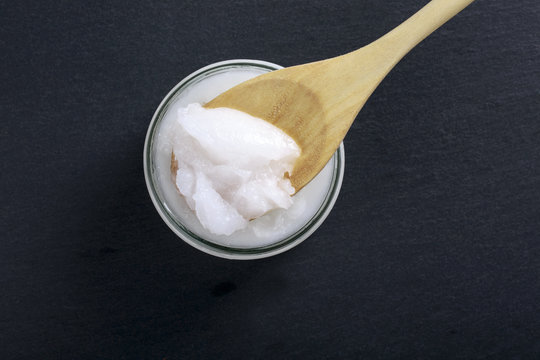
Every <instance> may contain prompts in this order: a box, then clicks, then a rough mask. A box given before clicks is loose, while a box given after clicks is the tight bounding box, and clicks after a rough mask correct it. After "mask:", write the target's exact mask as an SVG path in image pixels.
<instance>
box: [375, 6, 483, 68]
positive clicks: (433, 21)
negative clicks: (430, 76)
mask: <svg viewBox="0 0 540 360" xmlns="http://www.w3.org/2000/svg"><path fill="white" fill-rule="evenodd" d="M473 1H474V0H432V1H430V2H429V3H428V4H427V5H426V6H424V7H423V8H422V9H420V10H419V11H418V12H416V13H415V14H414V15H413V16H411V17H410V18H408V19H407V20H406V21H405V22H403V23H402V24H400V25H399V26H398V27H396V28H395V29H393V30H392V31H390V32H389V33H387V34H386V35H384V36H383V37H381V38H379V39H378V40H377V41H375V42H373V43H372V44H371V46H374V47H375V48H380V49H391V50H392V54H387V55H389V58H390V59H391V60H392V62H393V64H392V66H393V65H395V64H396V63H397V62H398V61H399V60H401V58H402V57H403V56H405V55H406V54H407V53H408V52H409V51H410V50H411V49H412V48H413V47H415V46H416V45H417V44H418V43H419V42H421V41H422V40H424V39H425V38H426V37H427V36H428V35H429V34H431V33H432V32H433V31H435V30H437V29H438V28H439V27H440V26H442V25H443V24H444V23H445V22H447V21H448V20H450V19H451V18H452V17H454V16H455V15H457V14H458V13H459V12H460V11H461V10H463V9H464V8H465V7H467V6H468V5H469V4H471V3H472V2H473Z"/></svg>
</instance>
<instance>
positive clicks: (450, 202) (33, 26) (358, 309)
mask: <svg viewBox="0 0 540 360" xmlns="http://www.w3.org/2000/svg"><path fill="white" fill-rule="evenodd" d="M424 3H425V1H418V0H407V1H367V0H365V1H364V0H354V1H353V0H350V1H339V2H338V1H335V2H328V1H319V0H317V1H306V0H301V1H294V2H293V1H283V0H280V1H244V0H236V1H235V0H231V1H224V2H215V1H209V0H199V1H161V2H148V1H130V2H128V1H125V2H120V1H116V2H109V3H107V2H101V1H96V2H70V1H57V2H45V1H42V2H40V1H33V2H30V1H12V2H4V3H3V4H1V5H0V47H1V49H2V51H0V64H1V66H0V87H1V91H0V115H1V118H2V120H1V121H2V127H1V129H2V130H1V133H0V136H1V138H2V139H1V142H0V146H1V153H2V162H1V164H2V165H1V166H2V167H1V176H0V184H1V188H2V195H1V198H0V200H1V201H0V204H1V206H2V215H1V217H0V224H1V227H2V237H1V241H0V357H1V358H2V359H124V358H125V359H201V358H214V359H217V358H223V359H238V358H249V359H257V358H279V359H285V358H287V359H323V358H356V359H358V358H369V359H377V358H381V359H393V358H406V359H428V358H431V359H432V358H458V359H474V358H481V359H484V358H489V359H494V358H495V359H538V358H539V357H540V341H539V339H540V317H539V313H540V311H539V310H540V305H539V299H540V119H539V113H540V46H539V42H538V39H539V34H540V26H539V24H540V5H539V3H538V1H537V0H524V1H519V2H518V1H502V0H493V1H486V0H479V1H477V2H475V3H473V4H472V5H471V6H470V7H469V8H468V9H466V10H465V11H464V12H463V13H461V14H460V15H458V16H457V17H456V18H454V19H453V20H451V21H450V22H449V23H448V24H446V25H445V26H444V27H443V28H441V29H440V30H439V31H437V32H436V33H434V34H433V35H432V36H431V37H429V38H428V39H426V40H425V41H424V42H423V43H421V44H420V45H419V46H418V47H417V48H416V49H414V50H413V51H412V52H411V53H410V54H409V55H408V56H407V57H405V58H404V59H403V61H402V62H401V63H400V64H399V65H398V66H397V67H396V68H395V69H394V70H393V71H392V72H391V73H390V75H389V76H388V78H387V79H386V80H385V81H384V82H383V83H382V84H381V85H380V87H379V88H378V89H377V90H376V92H375V93H374V94H373V96H372V97H371V99H370V100H369V101H368V103H367V104H366V106H365V107H364V109H363V110H362V112H361V113H360V115H359V117H358V119H357V120H356V122H355V123H354V125H353V127H352V129H351V131H350V133H349V134H348V135H347V138H346V141H345V146H346V153H347V154H346V158H347V166H346V178H345V182H344V184H343V188H342V193H341V195H340V198H339V199H338V202H337V204H336V207H335V209H334V211H333V212H332V213H331V214H330V216H329V218H328V219H327V221H326V222H325V223H324V224H323V226H322V227H321V228H320V229H319V230H318V231H317V232H316V233H315V234H314V235H313V236H312V237H311V238H310V239H308V240H307V241H306V242H304V243H303V244H301V245H300V246H299V247H297V248H295V249H293V250H292V251H289V252H287V253H284V254H282V255H279V256H277V257H274V258H269V259H265V260H261V261H255V262H234V261H226V260H222V259H218V258H214V257H211V256H208V255H206V254H203V253H201V252H199V251H197V250H195V249H193V248H191V247H190V246H188V245H186V244H184V243H183V242H182V241H180V240H179V239H178V238H176V236H175V235H174V234H173V233H172V232H171V231H170V230H169V229H168V228H167V227H166V226H165V224H164V223H163V222H162V221H161V219H160V218H159V216H158V214H157V212H156V211H155V210H154V208H153V206H152V203H151V201H150V199H149V196H148V195H147V191H146V187H145V184H144V178H143V170H142V156H141V155H142V148H143V141H144V136H145V133H146V129H147V126H148V123H149V121H150V118H151V117H152V114H153V112H154V110H155V108H156V107H157V105H158V104H159V102H160V101H161V99H162V98H163V96H164V95H165V94H166V93H167V92H168V91H169V89H171V88H172V87H173V86H174V85H175V84H176V83H177V82H178V81H180V80H181V79H182V78H183V77H184V76H186V75H188V74H189V73H191V72H192V71H194V70H196V69H198V68H200V67H202V66H205V65H207V64H209V63H212V62H215V61H220V60H226V59H232V58H253V59H262V60H268V61H272V62H275V63H278V64H281V65H284V66H289V65H295V64H300V63H305V62H308V61H313V60H318V59H322V58H327V57H331V56H334V55H338V54H342V53H344V52H347V51H350V50H353V49H355V48H358V47H360V46H362V45H364V44H367V43H369V42H370V41H372V40H374V39H376V38H377V37H378V36H380V35H382V34H384V33H385V32H387V31H388V30H390V29H391V28H392V27H394V26H395V25H397V24H399V23H400V22H401V21H402V20H404V19H405V18H406V17H408V16H409V15H411V14H412V13H413V12H414V11H415V10H416V9H418V8H420V7H421V6H422V5H423V4H424Z"/></svg>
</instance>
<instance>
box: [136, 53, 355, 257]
mask: <svg viewBox="0 0 540 360" xmlns="http://www.w3.org/2000/svg"><path fill="white" fill-rule="evenodd" d="M245 67H251V68H256V69H267V70H270V71H273V70H279V69H281V68H282V66H280V65H277V64H273V63H271V62H267V61H261V60H249V59H234V60H225V61H220V62H216V63H213V64H210V65H207V66H205V67H203V68H201V69H199V70H197V71H195V72H193V73H191V74H190V75H188V76H186V77H185V78H184V79H182V80H181V81H180V82H179V83H178V84H177V85H176V86H174V87H173V88H172V89H171V90H170V91H169V92H168V93H167V95H166V96H165V97H164V98H163V100H162V101H161V103H160V104H159V106H158V107H157V109H156V111H155V112H154V115H153V116H152V120H151V121H150V125H149V127H148V131H147V134H146V138H145V142H144V151H143V168H144V178H145V182H146V186H147V189H148V193H149V195H150V198H151V200H152V202H153V204H154V206H155V208H156V210H157V211H158V213H159V215H160V216H161V218H162V219H163V221H164V222H165V223H166V224H167V226H168V227H169V228H170V229H171V230H172V231H173V232H174V233H175V234H176V235H177V236H178V237H180V238H181V239H182V240H184V242H186V243H188V244H189V245H191V246H193V247H195V248H197V249H198V250H201V251H203V252H205V253H208V254H210V255H214V256H218V257H222V258H227V259H237V260H250V259H260V258H265V257H269V256H273V255H277V254H279V253H282V252H284V251H287V250H289V249H291V248H293V247H295V246H297V245H298V244H300V243H301V242H303V241H304V240H306V239H307V238H308V237H309V236H311V234H312V233H313V232H314V231H315V230H317V228H318V227H319V226H320V225H321V224H322V223H323V221H324V220H325V219H326V217H327V216H328V214H329V213H330V211H331V209H332V208H333V206H334V204H335V202H336V200H337V197H338V194H339V191H340V189H341V184H342V181H343V175H344V167H345V149H344V146H343V143H341V144H340V146H339V148H338V149H337V150H336V152H335V153H334V155H333V158H334V167H333V169H332V180H331V183H330V186H329V191H328V193H327V194H326V196H325V198H324V200H323V201H322V203H321V205H320V207H319V209H318V210H317V212H316V213H315V214H314V215H313V216H312V217H311V218H310V219H309V220H308V221H307V222H306V223H305V224H304V225H303V226H302V227H300V228H299V229H298V230H297V231H295V232H294V233H293V234H291V235H289V236H287V237H286V238H284V239H282V240H280V241H277V242H273V243H271V244H268V245H265V246H258V247H253V248H240V247H230V246H226V245H222V244H217V243H215V242H212V241H209V240H205V239H203V238H202V237H200V236H198V235H197V234H195V233H193V232H192V231H190V230H189V229H188V228H187V226H185V225H184V224H182V223H181V222H179V221H178V219H176V218H175V217H174V216H173V214H172V213H171V211H170V209H168V207H167V206H166V202H165V200H164V199H163V198H162V196H161V195H160V193H159V191H158V189H157V188H158V187H159V186H158V185H157V180H156V179H155V176H154V159H153V156H152V149H153V144H154V139H155V136H156V133H157V129H158V126H159V124H160V123H161V120H162V119H163V116H164V115H165V113H166V111H167V109H168V106H169V104H171V103H172V102H173V101H174V100H175V97H176V95H178V94H180V93H181V92H182V90H183V89H185V88H187V87H188V86H189V85H191V84H193V83H195V82H197V81H198V80H202V78H204V77H206V76H210V75H211V74H214V73H217V72H223V71H226V70H229V69H233V68H245Z"/></svg>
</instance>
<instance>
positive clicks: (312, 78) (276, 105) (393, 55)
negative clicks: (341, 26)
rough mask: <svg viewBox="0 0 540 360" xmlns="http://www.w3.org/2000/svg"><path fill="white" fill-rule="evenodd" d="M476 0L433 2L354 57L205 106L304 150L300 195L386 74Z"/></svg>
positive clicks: (266, 78) (267, 77)
mask: <svg viewBox="0 0 540 360" xmlns="http://www.w3.org/2000/svg"><path fill="white" fill-rule="evenodd" d="M473 1H474V0H433V1H431V2H430V3H428V4H427V5H426V6H424V7H423V8H422V9H421V10H420V11H418V12H417V13H416V14H414V15H413V16H411V17H410V18H409V19H408V20H406V21H405V22H404V23H402V24H401V25H399V26H398V27H397V28H395V29H394V30H392V31H390V32H389V33H388V34H386V35H384V36H383V37H381V38H379V39H378V40H376V41H374V42H372V43H371V44H369V45H367V46H364V47H363V48H361V49H359V50H356V51H353V52H351V53H348V54H345V55H342V56H338V57H335V58H331V59H327V60H322V61H317V62H313V63H309V64H305V65H298V66H293V67H289V68H285V69H281V70H277V71H273V72H270V73H267V74H263V75H260V76H257V77H256V78H253V79H251V80H248V81H246V82H244V83H241V84H239V85H237V86H235V87H234V88H232V89H230V90H228V91H226V92H225V93H223V94H221V95H219V96H218V97H216V98H215V99H213V100H212V101H210V102H209V103H207V104H206V105H205V107H207V108H218V107H228V108H233V109H237V110H241V111H244V112H246V113H248V114H251V115H253V116H256V117H259V118H261V119H264V120H266V121H268V122H270V123H272V124H274V125H276V126H277V127H279V128H281V129H282V130H283V131H285V133H287V134H288V135H289V136H291V137H292V138H293V139H294V140H295V141H296V142H297V143H298V145H299V146H300V148H301V149H302V154H301V155H300V157H299V158H298V160H297V161H296V163H295V166H294V169H293V172H292V174H290V179H291V183H292V185H293V186H294V188H295V189H296V191H298V190H300V189H301V188H302V187H303V186H304V185H306V184H307V183H308V182H309V181H310V180H311V179H312V178H313V177H315V175H317V174H318V173H319V171H320V170H321V169H322V168H323V167H324V165H325V164H326V163H327V162H328V160H329V159H330V157H331V156H332V154H333V153H334V152H335V151H336V149H337V148H338V146H339V144H340V143H341V141H342V140H343V138H344V137H345V134H346V133H347V131H348V130H349V127H350V126H351V124H352V122H353V121H354V119H355V118H356V115H357V114H358V112H359V111H360V109H361V108H362V106H363V105H364V103H365V102H366V101H367V99H368V98H369V96H370V95H371V93H372V92H373V91H374V90H375V88H376V87H377V85H379V83H380V82H381V81H382V79H384V77H385V76H386V74H388V72H390V70H391V69H392V68H393V67H394V65H396V64H397V62H398V61H399V60H400V59H401V58H402V57H403V56H405V54H407V53H408V52H409V51H410V50H411V49H412V48H413V47H414V46H416V45H417V44H418V43H419V42H420V41H422V40H423V39H424V38H426V37H427V36H428V35H429V34H431V33H432V32H433V31H435V30H436V29H437V28H438V27H440V26H441V25H442V24H444V23H445V22H446V21H448V20H449V19H450V18H452V17H453V16H454V15H456V14H457V13H459V12H460V11H461V10H463V9H464V8H465V7H466V6H467V5H469V4H470V3H472V2H473Z"/></svg>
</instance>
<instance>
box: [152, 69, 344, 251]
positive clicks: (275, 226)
mask: <svg viewBox="0 0 540 360" xmlns="http://www.w3.org/2000/svg"><path fill="white" fill-rule="evenodd" d="M264 72H265V71H264V70H262V69H261V70H257V69H252V68H251V69H243V68H236V69H230V70H228V71H227V72H221V73H214V74H210V75H208V76H206V77H205V78H203V79H202V80H200V81H199V82H196V83H194V84H191V85H189V86H188V87H187V88H185V89H184V90H183V91H182V92H180V93H179V94H178V95H177V97H176V98H175V99H174V100H173V101H172V102H171V104H170V105H169V106H168V108H167V110H166V112H165V114H164V116H163V118H162V120H161V123H160V124H159V127H158V129H157V134H158V135H157V137H156V140H155V144H154V151H155V152H154V163H155V169H156V171H155V173H156V177H157V183H158V186H159V191H160V192H161V194H162V196H163V197H164V199H165V205H166V206H167V207H168V208H169V211H171V212H172V213H173V214H174V216H175V217H177V219H178V220H179V221H180V222H181V223H182V224H183V225H184V226H186V227H187V228H188V229H189V230H190V231H191V232H193V233H194V234H196V235H198V236H199V237H201V238H203V239H205V240H207V241H211V242H214V243H217V244H221V245H225V246H230V247H239V248H254V247H261V246H266V245H270V244H272V243H275V242H277V241H280V240H282V239H284V238H286V237H288V236H290V235H292V234H293V233H295V232H297V231H298V230H300V229H301V228H302V227H303V226H304V225H305V224H306V223H308V222H309V220H310V219H311V218H312V217H313V216H314V215H315V214H316V212H317V211H318V210H319V208H320V207H321V205H322V203H323V201H324V199H325V197H326V194H327V193H328V190H329V188H330V186H331V182H332V176H333V167H334V161H335V160H334V158H332V159H331V160H330V161H329V163H328V164H327V165H326V167H325V168H324V169H323V170H322V171H321V172H320V173H319V174H318V175H317V176H316V177H315V178H314V179H313V180H312V181H311V182H310V183H308V184H307V185H306V186H305V187H304V188H303V189H302V190H300V191H299V192H298V193H297V194H296V195H294V196H293V197H292V205H290V206H289V207H288V209H275V210H272V211H270V212H268V213H266V214H264V215H262V216H260V217H257V218H256V219H254V220H252V221H249V222H248V223H247V226H246V227H245V228H244V229H242V230H238V231H236V232H233V233H232V234H231V235H216V234H214V233H212V232H211V231H209V230H208V229H206V228H205V227H204V226H203V225H202V224H201V222H200V221H199V219H198V218H197V216H196V215H195V213H194V211H193V210H192V209H191V208H190V207H189V206H188V203H187V202H186V198H185V197H184V196H182V195H181V194H180V192H179V191H178V189H177V184H176V183H175V181H174V176H171V153H172V151H173V149H174V147H175V144H174V137H171V136H170V135H171V133H172V132H173V131H174V130H173V129H174V128H175V126H177V125H176V122H177V116H178V111H179V109H181V108H185V107H187V105H189V104H192V103H199V104H201V105H204V104H205V103H207V102H208V101H210V100H212V99H213V98H214V97H216V96H217V95H219V94H221V93H222V92H224V91H226V90H228V89H229V88H231V87H233V86H235V85H237V84H239V83H241V82H243V81H246V80H248V79H250V78H253V77H255V76H257V75H260V74H262V73H264ZM188 201H189V200H188ZM207 227H208V226H207Z"/></svg>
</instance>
